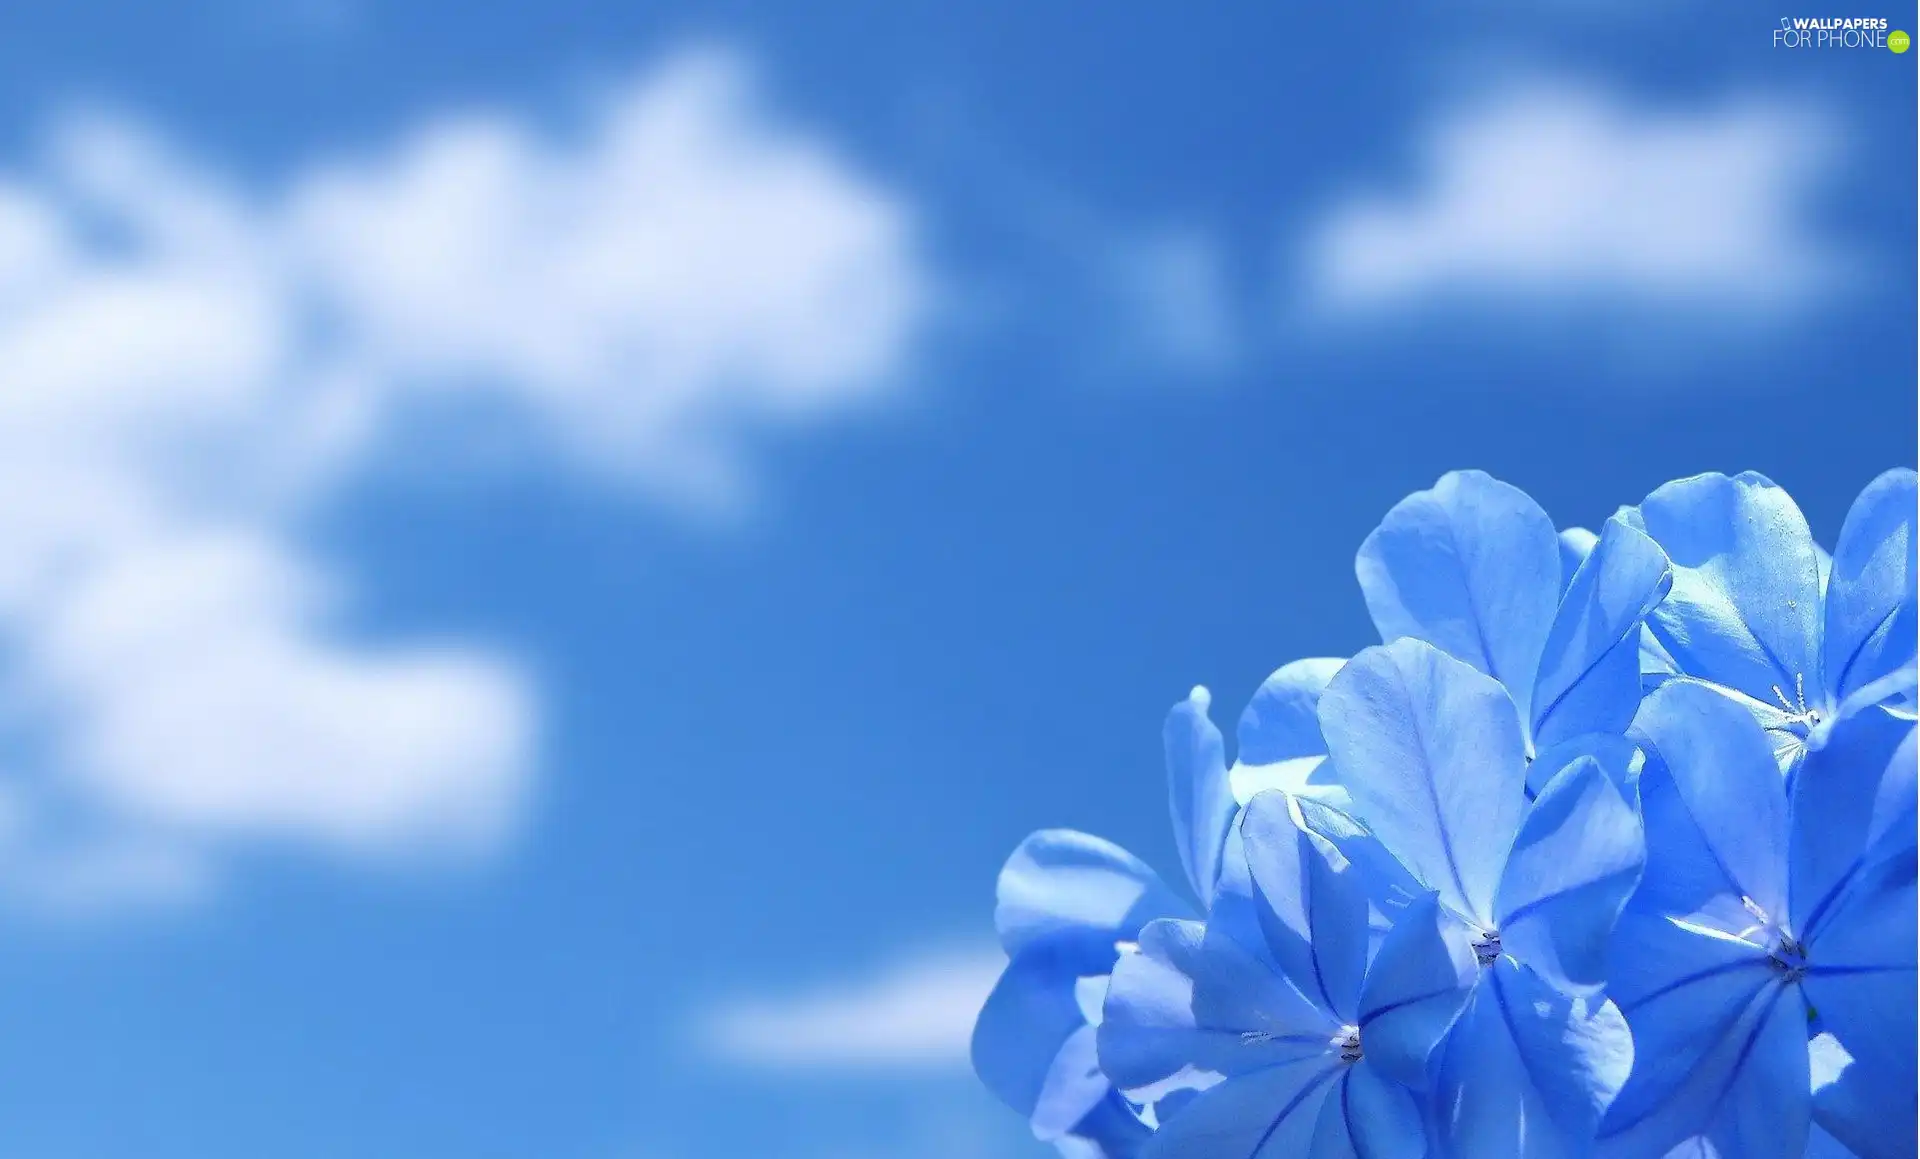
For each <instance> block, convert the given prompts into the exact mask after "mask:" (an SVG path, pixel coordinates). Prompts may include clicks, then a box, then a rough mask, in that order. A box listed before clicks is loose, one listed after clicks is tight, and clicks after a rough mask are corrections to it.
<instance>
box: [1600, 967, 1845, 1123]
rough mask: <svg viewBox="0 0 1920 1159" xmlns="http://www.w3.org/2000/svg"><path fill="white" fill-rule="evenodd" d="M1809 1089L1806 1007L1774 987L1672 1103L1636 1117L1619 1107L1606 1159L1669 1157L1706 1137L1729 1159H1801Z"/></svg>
mask: <svg viewBox="0 0 1920 1159" xmlns="http://www.w3.org/2000/svg"><path fill="white" fill-rule="evenodd" d="M1641 1050H1642V1051H1643V1052H1644V1050H1645V1047H1644V1046H1643V1047H1642V1048H1641ZM1808 1087H1809V1078H1808V1068H1807V1008H1806V1004H1805V1003H1804V1002H1802V1001H1801V1000H1800V992H1799V990H1798V989H1797V988H1795V987H1793V986H1791V985H1787V984H1785V983H1783V982H1779V981H1775V982H1772V983H1770V984H1768V985H1766V986H1764V987H1762V988H1761V989H1759V990H1758V991H1756V992H1755V993H1754V994H1753V996H1752V999H1751V1001H1750V1002H1749V1004H1748V1005H1746V1006H1744V1007H1743V1008H1741V1009H1740V1011H1739V1012H1738V1013H1737V1014H1736V1015H1735V1017H1734V1019H1733V1021H1732V1022H1731V1024H1729V1025H1728V1026H1727V1027H1725V1028H1724V1030H1723V1031H1722V1032H1721V1033H1719V1034H1717V1035H1715V1036H1714V1037H1713V1038H1712V1039H1711V1041H1710V1043H1709V1047H1708V1049H1707V1050H1706V1051H1705V1052H1704V1053H1703V1054H1702V1055H1701V1056H1700V1057H1699V1058H1698V1059H1697V1060H1696V1061H1695V1063H1694V1065H1693V1066H1692V1067H1691V1068H1690V1069H1688V1070H1687V1071H1686V1073H1685V1075H1684V1077H1683V1080H1682V1081H1681V1083H1680V1085H1679V1086H1678V1087H1677V1088H1676V1089H1674V1090H1673V1091H1672V1092H1671V1094H1670V1095H1669V1097H1668V1098H1666V1099H1665V1100H1664V1101H1661V1102H1659V1103H1656V1104H1653V1105H1652V1106H1650V1107H1637V1108H1635V1110H1634V1113H1632V1114H1623V1113H1622V1111H1623V1109H1624V1108H1625V1106H1626V1100H1624V1099H1623V1100H1621V1102H1620V1103H1619V1104H1617V1105H1616V1107H1615V1109H1614V1112H1613V1113H1612V1114H1610V1115H1608V1117H1607V1121H1606V1124H1605V1126H1604V1127H1603V1128H1602V1131H1601V1154H1602V1155H1603V1156H1606V1157H1607V1159H1615V1157H1617V1159H1634V1157H1637V1156H1642V1155H1663V1154H1666V1153H1667V1149H1668V1148H1671V1147H1674V1146H1676V1145H1678V1144H1680V1143H1682V1142H1683V1141H1684V1140H1687V1139H1689V1138H1693V1137H1695V1136H1703V1137H1704V1138H1705V1139H1706V1140H1707V1141H1708V1142H1709V1143H1711V1145H1712V1148H1713V1150H1712V1152H1709V1153H1710V1154H1717V1155H1721V1156H1726V1157H1728V1159H1732V1157H1734V1156H1738V1157H1739V1159H1801V1152H1802V1149H1803V1148H1804V1147H1805V1146H1806V1142H1807V1128H1808V1124H1809V1108H1810V1103H1811V1099H1810V1097H1809V1094H1808Z"/></svg>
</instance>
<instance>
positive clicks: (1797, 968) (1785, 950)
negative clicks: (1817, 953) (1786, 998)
mask: <svg viewBox="0 0 1920 1159" xmlns="http://www.w3.org/2000/svg"><path fill="white" fill-rule="evenodd" d="M1767 964H1768V965H1770V966H1772V967H1773V969H1774V972H1775V973H1777V974H1779V975H1780V976H1781V977H1782V978H1784V979H1786V980H1787V981H1789V982H1798V981H1799V980H1800V979H1801V978H1803V977H1805V976H1806V973H1807V948H1806V947H1805V946H1803V945H1801V944H1800V942H1799V940H1798V939H1796V938H1794V937H1792V936H1791V935H1789V934H1786V933H1784V932H1783V933H1782V934H1781V935H1780V940H1779V941H1777V942H1775V943H1774V946H1773V951H1772V952H1771V953H1770V954H1768V955H1767Z"/></svg>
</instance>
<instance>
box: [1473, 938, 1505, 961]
mask: <svg viewBox="0 0 1920 1159" xmlns="http://www.w3.org/2000/svg"><path fill="white" fill-rule="evenodd" d="M1473 956H1474V958H1475V959H1477V960H1478V961H1479V963H1480V967H1481V969H1485V968H1487V967H1488V966H1491V965H1493V964H1494V963H1495V962H1498V961H1499V960H1500V931H1499V930H1482V931H1481V932H1480V936H1479V937H1477V938H1475V939H1474V940H1473Z"/></svg>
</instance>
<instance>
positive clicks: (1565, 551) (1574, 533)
mask: <svg viewBox="0 0 1920 1159" xmlns="http://www.w3.org/2000/svg"><path fill="white" fill-rule="evenodd" d="M1599 541H1600V537H1599V536H1597V535H1595V534H1594V533H1593V532H1591V531H1588V530H1587V529H1586V528H1584V527H1569V528H1567V529H1566V530H1565V531H1562V532H1561V533H1560V594H1561V596H1562V597H1565V595H1566V593H1567V585H1569V584H1571V583H1572V582H1573V575H1574V573H1575V572H1577V571H1579V570H1580V565H1581V564H1583V563H1585V562H1587V556H1588V555H1589V554H1591V553H1592V551H1593V545H1594V544H1596V543H1598V542H1599Z"/></svg>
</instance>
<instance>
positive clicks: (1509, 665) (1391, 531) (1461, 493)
mask: <svg viewBox="0 0 1920 1159" xmlns="http://www.w3.org/2000/svg"><path fill="white" fill-rule="evenodd" d="M1354 568H1355V571H1356V572H1357V574H1358V575H1359V578H1360V590H1361V591H1362V592H1363V593H1365V595H1366V599H1367V610H1368V611H1369V612H1371V613H1372V614H1373V623H1374V626H1375V627H1377V628H1378V629H1379V630H1380V638H1381V639H1382V640H1385V641H1388V642H1391V641H1393V640H1397V639H1399V638H1400V637H1402V636H1411V637H1413V638H1414V639H1417V640H1425V641H1427V642H1428V643H1430V644H1432V645H1434V646H1435V647H1437V648H1439V649H1441V650H1442V651H1444V652H1447V653H1449V654H1450V655H1452V656H1454V657H1455V658H1456V659H1459V660H1462V661H1465V662H1466V663H1468V664H1471V665H1473V667H1475V668H1477V669H1479V670H1480V671H1481V672H1483V673H1485V674H1487V675H1489V676H1492V677H1493V678H1494V679H1496V680H1499V681H1501V682H1502V683H1504V684H1505V685H1506V686H1507V688H1508V689H1509V690H1511V691H1512V693H1513V698H1514V703H1515V706H1516V707H1517V708H1518V709H1519V710H1520V714H1521V717H1522V719H1529V720H1530V719H1532V713H1531V712H1530V711H1529V710H1530V701H1529V699H1528V698H1529V696H1530V695H1531V694H1532V692H1533V684H1534V675H1535V673H1537V672H1538V671H1539V668H1540V652H1541V649H1542V648H1543V647H1544V646H1545V644H1546V640H1547V631H1548V628H1549V627H1550V626H1551V625H1552V623H1553V614H1554V610H1555V609H1556V608H1557V607H1559V604H1560V540H1559V537H1558V536H1557V535H1556V534H1555V533H1554V530H1553V521H1552V520H1551V519H1548V518H1547V514H1546V512H1544V511H1542V510H1540V507H1539V505H1538V504H1536V503H1535V502H1534V501H1533V500H1532V499H1530V498H1528V497H1527V494H1526V492H1524V491H1521V490H1520V489H1518V488H1516V487H1511V486H1508V485H1507V484H1505V483H1502V482H1500V481H1499V480H1497V479H1494V478H1493V477H1492V476H1490V475H1486V474H1484V473H1482V472H1479V471H1454V472H1452V473H1450V474H1447V475H1443V476H1441V477H1440V481H1439V482H1438V483H1436V484H1434V486H1433V489H1432V490H1430V491H1417V492H1415V493H1414V494H1412V495H1409V496H1407V497H1406V498H1405V499H1403V500H1401V501H1400V503H1399V504H1398V505H1397V506H1395V507H1394V509H1393V510H1391V511H1389V512H1387V517H1386V518H1385V519H1383V520H1381V521H1380V526H1379V527H1377V528H1375V529H1374V532H1373V534H1372V535H1369V536H1368V537H1367V540H1366V542H1365V543H1363V544H1361V545H1360V554H1359V557H1358V558H1357V559H1356V560H1355V563H1354ZM1343 771H1344V770H1343Z"/></svg>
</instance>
